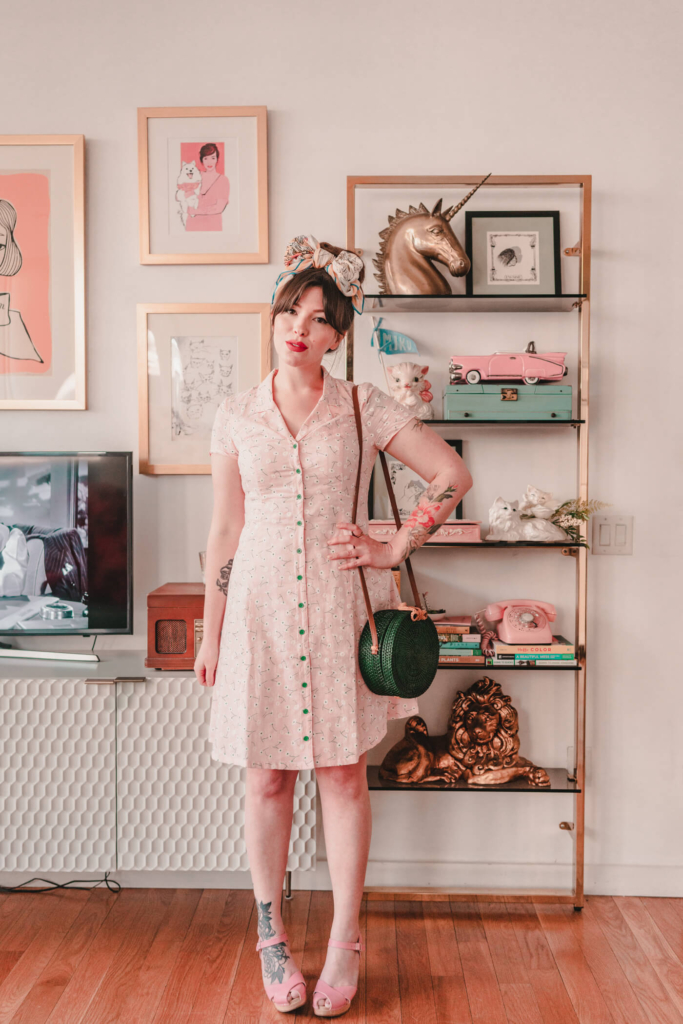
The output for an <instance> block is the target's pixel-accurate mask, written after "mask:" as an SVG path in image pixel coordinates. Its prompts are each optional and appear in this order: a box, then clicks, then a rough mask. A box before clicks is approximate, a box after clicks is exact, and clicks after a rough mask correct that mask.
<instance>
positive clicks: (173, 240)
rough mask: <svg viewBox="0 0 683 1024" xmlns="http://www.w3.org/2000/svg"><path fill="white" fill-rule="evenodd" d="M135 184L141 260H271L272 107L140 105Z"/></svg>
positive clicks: (189, 261) (199, 261)
mask: <svg viewBox="0 0 683 1024" xmlns="http://www.w3.org/2000/svg"><path fill="white" fill-rule="evenodd" d="M201 140H203V143H202V141H201ZM206 149H213V150H214V151H215V153H214V154H210V153H209V154H206V155H204V156H202V153H203V151H204V150H206ZM212 158H213V159H214V161H215V166H212V167H211V168H208V167H206V166H205V164H204V161H205V160H210V159H212ZM231 169H232V170H231ZM209 173H211V174H212V178H211V181H212V184H211V185H209V186H208V189H206V190H205V189H204V184H205V182H206V178H207V174H209ZM195 183H196V184H195ZM138 188H139V201H140V263H142V264H144V265H158V264H186V263H268V127H267V108H266V107H261V106H258V107H141V108H139V109H138ZM204 195H207V196H209V198H211V197H212V196H215V197H216V202H215V203H213V204H210V203H209V200H207V201H206V202H204V200H203V196H204ZM223 204H224V205H223ZM202 248H204V249H206V250H208V251H201V250H202ZM178 250H179V251H178Z"/></svg>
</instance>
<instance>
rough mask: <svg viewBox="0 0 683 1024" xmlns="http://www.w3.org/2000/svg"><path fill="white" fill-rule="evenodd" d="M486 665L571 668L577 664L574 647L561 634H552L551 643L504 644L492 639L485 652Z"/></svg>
mask: <svg viewBox="0 0 683 1024" xmlns="http://www.w3.org/2000/svg"><path fill="white" fill-rule="evenodd" d="M486 664H487V665H526V666H527V667H532V668H533V667H535V668H571V667H572V666H574V665H576V664H577V660H576V648H575V647H574V644H570V643H569V641H568V640H566V639H565V638H564V637H563V636H554V637H553V642H552V643H551V644H504V643H503V641H502V640H494V641H493V647H492V651H491V652H490V653H489V652H487V655H486Z"/></svg>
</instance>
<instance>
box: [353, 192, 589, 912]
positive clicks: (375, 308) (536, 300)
mask: <svg viewBox="0 0 683 1024" xmlns="http://www.w3.org/2000/svg"><path fill="white" fill-rule="evenodd" d="M481 177H482V176H481V175H456V176H446V177H405V176H402V177H377V176H370V177H366V176H351V177H348V178H347V228H346V244H347V248H349V249H355V248H356V238H355V229H356V190H357V189H372V188H374V189H378V188H382V189H390V188H415V187H418V188H419V187H422V186H427V187H430V188H431V187H442V188H453V187H463V186H465V187H469V188H471V187H472V186H473V185H476V184H477V183H478V182H480V181H481ZM492 188H535V189H539V188H570V189H577V190H578V192H579V199H580V221H581V236H580V241H579V243H578V245H577V246H575V247H574V248H573V249H572V250H571V251H567V250H565V255H567V256H572V257H577V258H578V259H579V286H578V291H577V292H576V293H575V294H568V295H560V296H509V297H507V296H506V297H500V298H495V297H494V298H490V297H481V298H479V297H477V296H465V295H458V296H455V295H453V296H436V297H435V296H390V295H371V294H368V295H367V297H366V312H376V313H389V312H401V313H405V312H411V311H413V312H425V311H438V312H452V313H454V314H455V313H459V312H468V313H471V312H479V311H482V312H489V313H490V312H501V313H514V312H539V313H544V312H566V313H568V314H570V315H574V316H576V317H577V320H578V374H577V389H576V390H577V395H576V406H575V412H574V415H575V416H576V419H573V420H569V421H568V420H564V421H556V422H548V421H541V422H538V423H536V424H534V423H527V424H526V429H529V428H530V427H532V426H536V427H549V426H550V427H552V428H553V430H555V429H557V427H560V426H571V427H572V428H573V429H575V430H576V432H577V447H578V459H577V478H578V479H577V483H578V489H577V490H578V496H579V497H580V498H582V499H584V500H587V499H588V429H589V403H588V389H589V368H590V265H591V176H590V175H540V176H536V175H521V176H515V175H513V176H507V175H506V176H497V177H496V176H492V177H490V178H489V179H488V181H487V182H486V184H485V185H484V186H483V187H482V193H481V194H482V195H483V192H484V189H487V190H488V189H492ZM346 355H347V366H346V371H347V372H346V376H347V379H348V380H353V328H352V329H351V331H350V332H349V337H348V341H347V354H346ZM430 422H431V423H435V424H440V423H448V424H450V425H456V424H457V425H458V426H463V425H464V424H463V423H462V421H453V420H448V421H444V420H433V421H430ZM483 422H484V421H470V422H468V423H467V424H466V425H467V426H474V425H477V424H478V423H483ZM488 425H489V427H491V426H494V425H495V426H496V427H498V428H501V429H503V430H504V429H506V428H509V427H510V426H512V427H515V428H516V427H518V426H519V425H520V424H519V422H512V423H502V422H495V424H492V423H490V422H489V423H488ZM429 546H430V547H431V546H432V545H431V544H430V545H429ZM499 546H500V547H506V548H507V547H511V546H513V545H494V544H470V545H467V547H468V550H470V551H471V550H472V549H473V548H476V547H480V548H482V549H483V548H492V547H499ZM514 546H515V547H518V545H514ZM543 546H546V545H543ZM547 546H548V547H550V545H547ZM449 547H451V548H457V545H449ZM553 547H554V548H555V550H558V548H559V549H561V553H562V554H563V555H565V556H567V557H572V558H574V559H575V563H576V626H575V643H576V649H577V661H578V665H577V667H571V668H568V669H564V670H563V671H572V672H573V673H574V695H575V700H574V707H575V728H574V737H575V739H574V742H575V757H576V764H575V770H574V773H573V774H571V773H570V772H568V771H567V770H566V769H558V768H550V769H548V771H549V772H550V774H551V779H552V786H551V788H550V790H546V792H549V793H550V794H551V795H552V794H553V793H558V792H561V793H565V794H566V793H571V794H572V796H573V799H574V821H573V822H566V821H563V822H560V823H559V827H560V828H561V829H563V830H564V831H567V832H568V833H569V834H570V836H571V837H572V843H573V885H572V888H571V890H569V891H567V890H559V891H555V890H544V891H542V892H541V891H539V892H536V891H531V890H517V889H516V890H514V891H510V890H504V889H496V890H495V892H473V891H470V890H467V889H462V888H453V889H449V888H436V887H425V888H424V889H423V888H420V887H416V886H410V887H406V888H397V887H396V886H368V887H366V889H365V895H366V898H368V899H387V898H388V897H390V896H391V895H392V894H393V895H395V896H400V898H402V899H423V898H430V899H445V900H447V899H463V898H466V899H470V900H478V899H480V900H486V899H491V898H492V897H496V898H501V897H513V898H515V899H520V898H521V899H529V900H532V901H536V902H556V903H567V904H570V905H573V906H574V908H575V909H577V910H579V909H581V908H582V907H583V906H584V829H585V742H586V678H587V670H586V615H587V570H588V548H587V546H586V527H585V524H584V525H583V530H582V543H581V544H579V545H557V546H554V545H553ZM444 668H446V667H444ZM447 668H448V670H449V671H452V670H454V669H457V668H460V669H462V670H465V669H467V670H469V671H478V670H479V669H481V670H483V671H484V672H487V671H491V669H490V667H487V666H475V665H462V666H453V665H451V666H447ZM517 670H518V671H527V672H528V671H535V672H541V671H544V672H553V671H558V669H548V668H543V669H530V668H529V667H524V668H521V669H517ZM496 671H498V668H496ZM377 772H378V769H377V766H369V768H368V784H369V787H370V789H372V790H386V789H390V790H391V789H394V790H396V789H401V790H404V791H405V790H406V789H424V788H425V787H422V786H416V787H409V786H391V785H388V784H387V783H384V782H383V781H382V780H380V779H379V776H378V774H377ZM430 791H432V790H431V789H430ZM464 791H468V792H471V791H472V790H471V789H469V788H468V787H467V786H463V787H448V788H445V787H440V788H439V792H444V793H454V792H464ZM487 791H495V792H501V791H510V792H517V793H519V792H528V793H532V792H536V791H535V790H532V789H530V788H529V787H525V786H524V785H516V786H511V785H507V786H494V787H491V790H488V789H487ZM477 792H480V791H478V790H477Z"/></svg>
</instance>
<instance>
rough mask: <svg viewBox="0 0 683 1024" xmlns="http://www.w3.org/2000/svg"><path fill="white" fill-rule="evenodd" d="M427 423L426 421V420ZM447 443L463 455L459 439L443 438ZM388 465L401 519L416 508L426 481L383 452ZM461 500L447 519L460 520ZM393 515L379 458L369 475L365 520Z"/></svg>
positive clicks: (383, 518) (425, 488)
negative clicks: (366, 515)
mask: <svg viewBox="0 0 683 1024" xmlns="http://www.w3.org/2000/svg"><path fill="white" fill-rule="evenodd" d="M426 422H427V423H428V422H429V420H427V421H426ZM445 441H446V444H449V445H450V446H451V447H452V448H455V450H456V452H457V453H458V455H460V456H462V441H461V440H460V439H457V440H456V439H455V438H445ZM386 459H387V466H388V468H389V478H390V480H391V486H392V487H393V489H394V495H395V496H396V505H397V507H398V514H399V516H400V517H401V519H402V520H406V519H407V518H408V517H409V516H410V514H411V512H412V511H413V510H414V509H415V506H416V505H417V503H418V502H419V501H420V499H421V498H422V495H423V494H424V493H425V491H426V490H427V487H428V486H429V484H428V483H427V481H426V480H424V479H423V478H422V477H421V476H420V475H419V473H416V472H415V470H413V469H410V468H409V467H408V466H406V465H405V464H404V463H403V462H399V460H398V459H395V458H394V457H393V455H389V453H388V452H387V454H386ZM462 517H463V515H462V502H461V501H460V502H458V504H457V505H456V507H455V508H454V509H453V511H452V512H451V514H450V515H449V517H448V521H449V522H450V521H451V520H452V519H462ZM393 518H394V514H393V512H392V511H391V505H390V503H389V494H388V493H387V487H386V483H385V481H384V473H383V472H382V467H381V466H380V464H379V459H378V461H377V463H376V465H375V466H374V467H373V470H372V476H371V477H370V490H369V493H368V519H381V520H386V519H391V520H393Z"/></svg>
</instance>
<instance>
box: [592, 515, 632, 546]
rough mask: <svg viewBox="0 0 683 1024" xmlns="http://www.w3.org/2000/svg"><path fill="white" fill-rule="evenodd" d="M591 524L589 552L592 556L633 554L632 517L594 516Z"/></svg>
mask: <svg viewBox="0 0 683 1024" xmlns="http://www.w3.org/2000/svg"><path fill="white" fill-rule="evenodd" d="M591 522H592V524H593V538H592V542H591V551H592V553H593V554H594V555H632V554H633V516H601V515H600V516H599V515H595V516H592V517H591Z"/></svg>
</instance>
